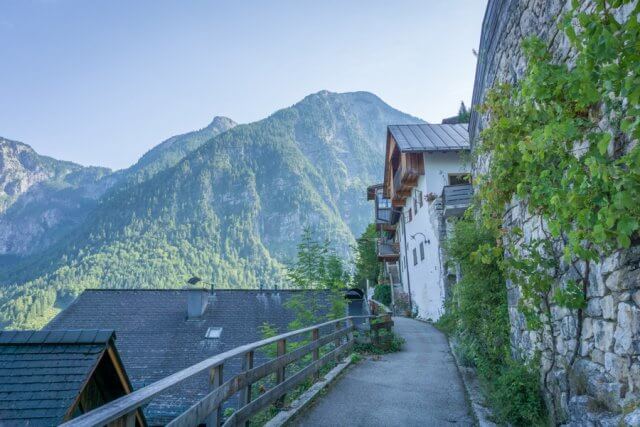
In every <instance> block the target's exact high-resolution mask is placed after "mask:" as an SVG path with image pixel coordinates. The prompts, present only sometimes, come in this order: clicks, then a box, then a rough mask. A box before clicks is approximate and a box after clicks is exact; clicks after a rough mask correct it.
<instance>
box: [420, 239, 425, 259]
mask: <svg viewBox="0 0 640 427" xmlns="http://www.w3.org/2000/svg"><path fill="white" fill-rule="evenodd" d="M422 260H424V242H420V261H422Z"/></svg>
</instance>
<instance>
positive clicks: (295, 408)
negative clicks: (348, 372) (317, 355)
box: [265, 354, 353, 427]
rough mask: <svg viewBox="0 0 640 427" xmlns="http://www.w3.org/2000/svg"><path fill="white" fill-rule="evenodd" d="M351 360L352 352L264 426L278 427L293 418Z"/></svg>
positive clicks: (332, 380)
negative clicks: (289, 406) (289, 407)
mask: <svg viewBox="0 0 640 427" xmlns="http://www.w3.org/2000/svg"><path fill="white" fill-rule="evenodd" d="M352 362H353V354H350V355H349V356H347V357H346V358H345V359H344V360H343V361H342V362H340V363H338V364H337V365H336V367H335V368H333V369H332V370H330V371H329V372H328V373H327V375H325V376H324V378H323V379H322V380H320V381H318V382H316V383H315V384H313V385H312V386H311V387H309V389H308V390H307V391H305V392H304V393H302V395H300V397H298V398H297V399H296V400H294V401H293V402H291V409H288V410H286V411H280V412H278V413H277V414H276V415H275V416H274V417H273V418H271V419H270V420H269V421H268V422H267V423H266V424H265V427H280V426H283V425H285V424H286V423H288V422H289V421H291V420H292V419H294V418H295V417H296V416H297V415H299V414H300V413H301V412H302V411H303V410H304V409H306V408H307V406H309V404H310V403H311V402H313V400H314V398H315V397H316V396H317V395H318V394H320V392H321V391H322V390H324V389H325V388H326V387H327V386H329V385H330V384H331V383H333V382H334V381H335V380H336V378H337V377H338V375H340V373H341V372H342V371H344V370H345V369H346V368H347V367H348V366H349V365H351V363H352Z"/></svg>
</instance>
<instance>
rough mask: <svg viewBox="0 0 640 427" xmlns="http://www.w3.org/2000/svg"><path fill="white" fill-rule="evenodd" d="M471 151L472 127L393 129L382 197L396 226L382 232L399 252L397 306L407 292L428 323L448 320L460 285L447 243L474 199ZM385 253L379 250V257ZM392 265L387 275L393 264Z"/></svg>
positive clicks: (416, 312)
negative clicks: (451, 222)
mask: <svg viewBox="0 0 640 427" xmlns="http://www.w3.org/2000/svg"><path fill="white" fill-rule="evenodd" d="M468 151H469V136H468V133H467V125H466V124H435V125H434V124H417V125H393V126H389V127H388V130H387V149H386V157H385V175H384V184H383V186H382V195H383V198H385V199H388V200H390V202H391V213H392V214H391V215H389V225H390V226H391V227H386V229H382V230H381V233H382V236H381V237H382V239H383V241H382V242H381V243H382V244H387V245H388V244H392V245H393V243H395V245H393V246H395V247H396V248H397V249H399V254H398V255H399V257H398V259H397V264H396V265H397V266H398V267H397V268H398V270H399V271H398V273H399V281H400V283H399V284H398V286H397V287H396V289H398V290H399V291H400V292H396V293H395V299H396V301H401V300H402V299H403V293H404V295H406V296H405V299H408V305H409V309H410V310H411V311H412V312H413V314H414V315H416V316H417V317H419V318H422V319H425V320H437V319H438V318H439V317H440V316H441V315H442V313H443V310H444V301H445V297H446V295H447V292H448V289H449V286H450V285H451V284H452V283H454V282H455V275H454V277H450V276H451V275H450V274H449V272H448V271H445V259H444V254H443V250H442V247H441V242H442V240H443V238H444V236H445V235H446V232H447V223H448V218H451V217H453V216H459V215H460V214H461V213H462V212H464V210H465V209H466V207H467V206H468V204H469V200H470V197H471V194H472V188H471V185H470V183H469V181H468V180H469V165H467V164H466V162H465V160H464V157H465V155H464V153H466V152H468ZM393 226H395V227H393ZM393 228H394V229H395V230H394V231H388V230H389V229H393ZM385 239H388V240H389V241H384V240H385ZM384 248H385V247H384V246H379V257H380V256H381V255H383V254H384V253H381V252H383V251H382V250H383V249H384ZM391 260H392V259H391ZM385 261H386V259H385ZM386 264H387V265H386V269H387V270H388V269H389V268H390V267H392V265H393V263H392V262H386ZM391 276H392V275H390V277H391ZM392 281H393V279H392ZM405 304H406V303H405ZM396 306H397V304H396Z"/></svg>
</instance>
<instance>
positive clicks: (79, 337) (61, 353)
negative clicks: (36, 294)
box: [0, 330, 114, 426]
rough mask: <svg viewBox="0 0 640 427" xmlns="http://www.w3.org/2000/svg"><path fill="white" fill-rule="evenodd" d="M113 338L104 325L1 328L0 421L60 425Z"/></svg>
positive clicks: (1, 422)
mask: <svg viewBox="0 0 640 427" xmlns="http://www.w3.org/2000/svg"><path fill="white" fill-rule="evenodd" d="M113 337H114V333H113V331H104V330H83V331H81V330H66V331H46V332H41V331H1V332H0V424H2V425H33V426H52V425H58V424H60V423H61V422H62V421H63V418H64V416H65V415H66V413H67V411H68V410H69V408H70V407H71V405H72V404H73V402H74V400H75V399H76V397H77V396H78V395H79V394H80V392H81V390H82V387H83V384H84V383H85V382H86V380H87V378H88V377H89V375H90V374H91V372H92V371H93V369H94V366H96V364H97V363H98V361H99V360H100V357H101V355H102V354H103V352H104V351H105V349H106V347H107V345H108V343H109V341H110V340H111V339H112V338H113Z"/></svg>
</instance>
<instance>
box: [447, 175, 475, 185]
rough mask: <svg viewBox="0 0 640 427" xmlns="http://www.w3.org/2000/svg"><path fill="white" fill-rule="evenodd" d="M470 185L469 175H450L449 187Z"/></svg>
mask: <svg viewBox="0 0 640 427" xmlns="http://www.w3.org/2000/svg"><path fill="white" fill-rule="evenodd" d="M461 184H471V175H469V174H468V173H450V174H449V185H461Z"/></svg>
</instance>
